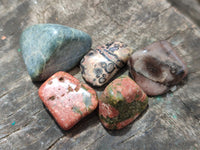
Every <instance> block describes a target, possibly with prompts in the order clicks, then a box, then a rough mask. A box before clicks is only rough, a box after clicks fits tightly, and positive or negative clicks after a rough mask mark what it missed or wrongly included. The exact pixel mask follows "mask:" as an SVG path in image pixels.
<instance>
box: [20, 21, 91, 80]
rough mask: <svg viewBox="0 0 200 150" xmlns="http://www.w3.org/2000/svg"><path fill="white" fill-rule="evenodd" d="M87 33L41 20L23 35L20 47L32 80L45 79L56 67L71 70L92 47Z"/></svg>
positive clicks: (57, 69)
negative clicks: (44, 22)
mask: <svg viewBox="0 0 200 150" xmlns="http://www.w3.org/2000/svg"><path fill="white" fill-rule="evenodd" d="M91 42H92V40H91V38H90V36H89V35H88V34H86V33H84V32H82V31H80V30H77V29H73V28H70V27H67V26H63V25H58V24H38V25H34V26H31V27H29V28H27V29H26V30H25V31H24V32H23V33H22V35H21V38H20V47H21V50H22V56H23V59H24V62H25V64H26V67H27V70H28V73H29V75H30V76H31V78H32V80H33V81H42V80H46V79H47V78H48V77H50V76H51V75H53V74H54V73H55V72H57V71H69V70H70V69H72V68H73V67H74V66H76V65H77V64H78V63H79V61H80V60H81V58H82V57H83V56H84V55H85V54H86V53H87V52H88V51H89V50H90V47H91Z"/></svg>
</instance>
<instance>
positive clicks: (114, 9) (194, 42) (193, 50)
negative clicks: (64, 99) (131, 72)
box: [0, 0, 200, 150]
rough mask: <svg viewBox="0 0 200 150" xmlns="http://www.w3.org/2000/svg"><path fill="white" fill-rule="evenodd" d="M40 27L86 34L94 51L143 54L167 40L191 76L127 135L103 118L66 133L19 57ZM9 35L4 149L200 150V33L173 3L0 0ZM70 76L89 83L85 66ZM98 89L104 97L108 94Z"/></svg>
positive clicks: (0, 72)
mask: <svg viewBox="0 0 200 150" xmlns="http://www.w3.org/2000/svg"><path fill="white" fill-rule="evenodd" d="M174 1H176V0H174ZM177 1H178V2H180V3H181V2H183V0H177ZM184 1H188V0H184ZM187 10H188V9H187ZM38 23H57V24H63V25H66V26H70V27H73V28H76V29H79V30H81V31H85V32H86V33H88V34H89V35H90V36H91V37H92V41H93V42H92V43H93V44H92V45H93V46H92V47H93V48H95V47H97V46H98V45H102V44H104V43H107V42H108V41H123V42H124V43H126V44H127V45H128V46H130V47H131V48H133V49H135V50H139V49H143V48H144V47H145V46H147V45H150V44H151V43H153V42H155V41H158V40H167V41H168V42H169V43H171V44H172V47H173V48H174V50H176V52H177V53H178V54H179V55H180V56H181V57H182V58H183V60H184V61H185V62H186V63H187V67H188V69H189V74H188V76H187V78H186V80H183V82H181V83H182V84H179V85H177V86H176V87H177V90H176V91H174V92H173V93H171V92H169V93H167V94H164V95H161V96H157V97H150V98H149V101H148V104H149V107H148V109H147V111H146V112H145V113H144V115H141V117H139V118H138V119H137V121H135V122H134V123H132V124H131V125H129V126H127V127H125V128H123V129H122V130H119V131H108V130H106V129H105V128H104V127H103V126H102V124H101V122H100V121H99V118H98V115H97V113H96V111H95V112H94V113H92V114H91V115H89V116H87V117H86V118H85V119H82V120H81V121H80V122H79V123H78V124H77V125H76V126H75V127H73V128H72V129H71V130H70V131H66V132H64V131H63V130H60V128H59V127H58V125H57V124H56V123H55V121H54V119H52V117H51V116H50V115H49V113H48V111H46V109H45V107H44V105H43V103H42V101H41V100H40V98H39V97H38V86H39V85H40V84H39V83H34V84H33V83H32V81H31V80H30V77H29V75H28V73H27V71H26V66H25V64H24V62H23V58H22V55H21V52H19V51H18V49H19V38H20V35H21V33H22V31H23V30H24V29H25V28H27V27H28V26H31V25H34V24H38ZM3 35H5V36H6V37H7V39H6V40H0V85H1V86H0V149H2V150H7V149H8V150H16V149H17V150H18V149H24V150H47V149H49V150H66V149H69V150H82V149H86V150H132V149H133V150H199V149H200V140H199V139H200V134H199V133H200V128H199V126H200V124H199V123H200V100H199V99H200V92H199V89H200V80H199V79H200V67H199V64H200V49H199V47H200V42H199V41H200V30H199V28H198V27H196V26H195V24H193V23H192V22H191V21H188V19H187V18H186V17H185V16H184V15H183V14H182V13H181V12H180V11H177V9H175V8H174V7H173V6H171V5H170V3H168V2H167V1H166V0H76V1H74V0H0V37H2V36H3ZM123 71H124V70H123ZM120 72H121V70H120ZM69 73H70V74H72V75H73V76H74V77H76V78H77V79H79V80H80V81H83V82H84V80H83V79H82V77H81V72H80V71H79V67H76V68H75V69H73V70H72V71H70V72H69ZM123 74H126V75H127V74H128V71H126V72H123ZM95 90H96V91H97V92H98V94H99V95H101V90H102V88H95ZM13 122H15V125H12V123H13Z"/></svg>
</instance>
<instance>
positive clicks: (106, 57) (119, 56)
mask: <svg viewBox="0 0 200 150" xmlns="http://www.w3.org/2000/svg"><path fill="white" fill-rule="evenodd" d="M132 53H133V50H132V49H131V48H129V47H127V45H125V44H123V43H122V42H111V43H108V44H106V45H103V46H99V47H97V48H96V49H95V50H91V51H89V52H88V53H87V55H85V56H84V58H83V59H82V60H81V63H80V68H81V74H82V77H83V78H84V79H85V80H86V81H87V82H89V83H90V84H92V85H93V86H102V85H104V84H105V83H107V82H108V81H109V80H110V79H111V78H112V77H113V76H114V75H115V74H116V72H117V71H118V70H119V69H121V68H122V67H123V66H124V65H125V64H126V63H127V60H128V58H129V57H130V55H131V54H132Z"/></svg>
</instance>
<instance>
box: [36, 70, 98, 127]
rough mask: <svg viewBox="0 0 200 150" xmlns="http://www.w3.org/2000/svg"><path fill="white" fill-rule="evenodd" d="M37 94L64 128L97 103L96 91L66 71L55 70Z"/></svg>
mask: <svg viewBox="0 0 200 150" xmlns="http://www.w3.org/2000/svg"><path fill="white" fill-rule="evenodd" d="M38 93H39V96H40V98H41V100H42V101H43V103H44V104H45V106H46V107H47V108H48V110H49V111H50V113H51V114H52V115H53V117H54V118H55V120H56V121H57V123H58V124H59V125H60V127H61V128H63V129H64V130H68V129H70V128H72V127H73V126H74V125H75V124H76V123H77V122H79V121H80V120H81V119H82V118H83V117H85V116H87V115H88V114H90V113H91V112H92V111H93V110H94V109H95V108H96V107H97V104H98V100H97V96H96V92H95V91H94V90H93V89H92V88H90V87H89V86H88V85H86V84H82V83H80V81H79V80H78V79H76V78H74V77H73V76H71V75H70V74H68V73H65V72H57V73H55V74H54V75H53V76H51V77H50V78H49V79H48V80H47V81H46V82H45V83H44V84H43V85H42V86H41V87H40V89H39V91H38Z"/></svg>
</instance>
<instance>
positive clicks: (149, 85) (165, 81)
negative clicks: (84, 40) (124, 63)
mask: <svg viewBox="0 0 200 150" xmlns="http://www.w3.org/2000/svg"><path fill="white" fill-rule="evenodd" d="M128 65H129V71H130V73H131V75H132V77H133V78H134V80H135V81H136V83H137V84H138V85H139V86H140V87H141V88H142V89H143V91H144V92H146V94H147V95H152V96H153V95H160V94H163V93H165V92H167V91H168V90H169V88H170V87H171V86H172V85H175V84H177V83H178V82H180V81H181V80H182V79H183V78H184V77H185V76H186V74H187V72H188V71H187V67H186V65H185V64H184V62H183V61H182V60H181V58H180V57H179V56H178V55H177V54H176V52H175V51H174V50H173V48H172V46H171V45H170V44H169V43H168V42H167V41H159V42H155V43H153V44H152V45H149V46H147V47H146V48H144V49H143V50H138V51H136V52H135V53H134V54H133V55H132V56H131V57H130V59H129V61H128Z"/></svg>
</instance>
